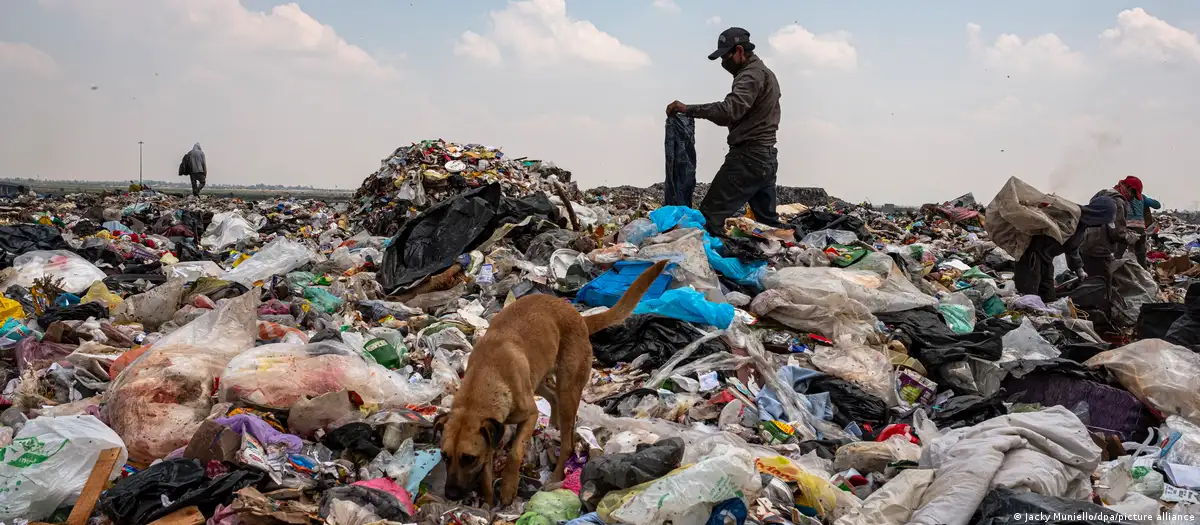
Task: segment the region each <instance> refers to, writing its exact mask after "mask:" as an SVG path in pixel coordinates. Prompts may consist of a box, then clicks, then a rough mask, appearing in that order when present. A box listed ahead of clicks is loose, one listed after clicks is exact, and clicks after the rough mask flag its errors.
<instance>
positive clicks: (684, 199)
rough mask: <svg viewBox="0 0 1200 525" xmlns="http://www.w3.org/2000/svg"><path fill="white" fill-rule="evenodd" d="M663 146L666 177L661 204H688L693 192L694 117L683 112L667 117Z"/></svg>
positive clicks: (690, 204)
mask: <svg viewBox="0 0 1200 525" xmlns="http://www.w3.org/2000/svg"><path fill="white" fill-rule="evenodd" d="M664 146H665V151H666V161H667V180H666V181H664V184H663V206H687V207H689V208H691V207H692V196H693V195H694V194H695V192H696V121H695V120H694V119H692V117H689V116H687V115H684V114H683V113H676V114H675V115H674V116H670V117H667V133H666V140H665V143H664Z"/></svg>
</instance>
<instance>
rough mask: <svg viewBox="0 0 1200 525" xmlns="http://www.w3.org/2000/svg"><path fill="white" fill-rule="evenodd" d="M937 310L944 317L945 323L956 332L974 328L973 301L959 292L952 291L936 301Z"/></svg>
mask: <svg viewBox="0 0 1200 525" xmlns="http://www.w3.org/2000/svg"><path fill="white" fill-rule="evenodd" d="M938 311H939V312H941V313H942V317H945V318H946V324H947V325H948V326H949V327H950V329H951V330H954V333H956V334H966V333H970V332H972V331H974V330H975V303H972V302H971V298H970V297H967V296H966V295H965V294H963V293H961V292H957V293H952V294H949V295H947V296H945V297H943V298H942V299H941V300H940V301H939V302H938Z"/></svg>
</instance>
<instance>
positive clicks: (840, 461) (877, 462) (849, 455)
mask: <svg viewBox="0 0 1200 525" xmlns="http://www.w3.org/2000/svg"><path fill="white" fill-rule="evenodd" d="M920 460H921V447H920V446H918V445H915V444H913V443H912V442H910V441H909V440H908V439H907V438H905V437H902V436H893V437H891V438H888V439H887V440H885V441H856V442H854V443H847V444H845V445H842V446H840V447H838V449H837V454H836V455H835V456H834V458H833V469H834V470H836V471H843V470H846V469H855V470H857V471H859V472H861V473H863V474H864V475H865V474H866V473H868V472H880V473H882V472H883V471H884V469H885V468H887V466H888V463H893V462H896V461H913V462H916V461H920Z"/></svg>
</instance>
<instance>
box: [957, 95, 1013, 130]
mask: <svg viewBox="0 0 1200 525" xmlns="http://www.w3.org/2000/svg"><path fill="white" fill-rule="evenodd" d="M1022 108H1023V104H1022V103H1021V99H1019V98H1017V97H1014V96H1012V95H1008V96H1005V97H1004V98H1002V99H1000V100H999V101H996V102H993V103H991V104H987V105H985V106H983V107H981V108H977V109H975V110H974V111H972V112H970V113H969V114H968V116H969V117H971V118H972V119H974V120H976V121H978V122H982V123H985V124H998V123H1002V122H1007V121H1011V120H1014V117H1016V116H1017V115H1016V112H1017V111H1019V110H1021V109H1022Z"/></svg>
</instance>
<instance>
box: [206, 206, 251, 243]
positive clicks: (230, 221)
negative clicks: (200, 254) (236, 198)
mask: <svg viewBox="0 0 1200 525" xmlns="http://www.w3.org/2000/svg"><path fill="white" fill-rule="evenodd" d="M257 230H258V229H257V228H255V227H254V226H253V225H252V224H250V221H247V220H246V219H245V218H244V217H242V214H241V213H239V212H237V211H227V212H222V213H218V214H215V215H213V218H212V222H211V223H209V224H208V229H207V230H205V231H204V236H203V237H201V238H200V246H203V247H205V248H208V249H210V250H215V251H221V249H223V248H225V247H227V246H232V245H235V244H237V243H238V242H240V241H243V240H246V241H249V240H253V239H257V238H258V231H257Z"/></svg>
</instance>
